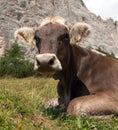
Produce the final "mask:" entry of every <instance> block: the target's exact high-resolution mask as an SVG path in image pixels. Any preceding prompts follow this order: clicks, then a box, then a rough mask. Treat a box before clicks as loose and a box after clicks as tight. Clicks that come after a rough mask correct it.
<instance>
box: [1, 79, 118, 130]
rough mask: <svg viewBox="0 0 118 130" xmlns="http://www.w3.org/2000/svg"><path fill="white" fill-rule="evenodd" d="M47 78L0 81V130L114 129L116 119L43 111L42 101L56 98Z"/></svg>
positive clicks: (50, 82)
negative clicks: (70, 115) (72, 115)
mask: <svg viewBox="0 0 118 130" xmlns="http://www.w3.org/2000/svg"><path fill="white" fill-rule="evenodd" d="M56 85H57V81H55V80H53V79H51V78H41V77H39V78H36V77H30V78H23V79H15V78H2V79H0V130H118V118H117V117H115V116H114V117H112V118H110V119H102V118H100V119H91V118H87V117H79V116H78V117H69V116H67V115H66V113H65V112H62V111H61V110H58V109H55V110H51V109H50V110H45V109H44V108H43V102H44V101H45V100H46V99H48V98H54V97H57V92H56Z"/></svg>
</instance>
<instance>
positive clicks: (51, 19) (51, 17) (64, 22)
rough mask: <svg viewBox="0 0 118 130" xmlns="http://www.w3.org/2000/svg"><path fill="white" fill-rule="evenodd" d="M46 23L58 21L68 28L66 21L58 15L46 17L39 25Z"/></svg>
mask: <svg viewBox="0 0 118 130" xmlns="http://www.w3.org/2000/svg"><path fill="white" fill-rule="evenodd" d="M48 23H51V24H55V23H58V24H60V25H63V26H65V27H66V28H67V29H68V26H67V21H66V20H65V19H64V18H62V17H60V16H49V17H46V18H45V19H44V20H43V21H42V22H41V24H40V27H42V26H44V25H46V24H48ZM40 27H39V28H40Z"/></svg>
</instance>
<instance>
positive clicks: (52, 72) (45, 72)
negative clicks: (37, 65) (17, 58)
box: [38, 70, 56, 76]
mask: <svg viewBox="0 0 118 130" xmlns="http://www.w3.org/2000/svg"><path fill="white" fill-rule="evenodd" d="M38 72H39V73H40V74H41V75H49V76H53V75H54V74H55V73H56V71H55V70H38Z"/></svg>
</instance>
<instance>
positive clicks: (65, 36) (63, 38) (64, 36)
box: [58, 33, 69, 41]
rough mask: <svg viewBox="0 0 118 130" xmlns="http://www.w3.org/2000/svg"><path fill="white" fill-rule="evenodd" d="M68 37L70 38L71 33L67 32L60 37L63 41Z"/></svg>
mask: <svg viewBox="0 0 118 130" xmlns="http://www.w3.org/2000/svg"><path fill="white" fill-rule="evenodd" d="M67 39H69V35H68V34H67V33H65V34H63V35H61V36H59V37H58V40H59V41H63V40H67Z"/></svg>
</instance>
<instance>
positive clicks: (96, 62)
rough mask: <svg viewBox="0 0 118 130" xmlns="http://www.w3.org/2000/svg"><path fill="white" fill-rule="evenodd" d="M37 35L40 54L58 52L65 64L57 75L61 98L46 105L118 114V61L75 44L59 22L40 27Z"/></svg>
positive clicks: (77, 112) (69, 110) (79, 112)
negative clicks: (71, 42)
mask: <svg viewBox="0 0 118 130" xmlns="http://www.w3.org/2000/svg"><path fill="white" fill-rule="evenodd" d="M78 27H79V26H77V29H78ZM86 27H87V26H86ZM74 29H75V26H74ZM86 29H87V28H86ZM83 30H84V32H85V31H86V30H85V29H83ZM73 31H74V30H73ZM73 31H71V35H73V34H72V33H74V32H73ZM84 32H82V34H84ZM86 34H87V33H86ZM85 36H86V35H84V37H85ZM34 38H35V40H36V46H37V48H38V51H39V54H40V55H41V54H45V53H46V54H47V53H51V54H52V53H53V54H55V55H56V56H57V58H58V60H59V61H60V63H61V66H62V70H61V71H58V72H56V73H55V74H54V76H53V77H54V78H55V79H58V80H59V83H58V86H57V92H58V95H59V97H58V99H52V100H48V101H47V102H46V104H45V106H46V108H48V107H49V108H50V106H54V107H56V106H58V105H59V106H64V107H65V108H66V110H67V113H68V114H70V115H82V114H84V115H100V114H111V113H116V114H118V60H116V59H112V58H108V57H105V56H102V55H100V54H97V53H95V52H92V51H89V50H87V49H85V48H82V47H80V46H78V45H75V44H72V45H71V44H70V37H69V30H68V28H67V27H66V26H64V25H63V24H60V23H57V22H54V23H51V22H49V23H46V24H44V25H43V26H40V27H39V28H38V29H37V30H36V32H35V36H34Z"/></svg>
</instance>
